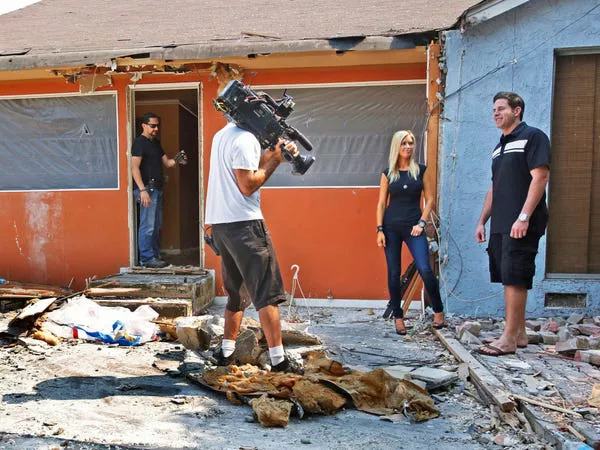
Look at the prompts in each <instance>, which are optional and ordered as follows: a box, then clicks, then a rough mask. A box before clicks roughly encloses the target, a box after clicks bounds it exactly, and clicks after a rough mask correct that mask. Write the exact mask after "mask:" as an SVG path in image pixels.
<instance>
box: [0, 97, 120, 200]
mask: <svg viewBox="0 0 600 450" xmlns="http://www.w3.org/2000/svg"><path fill="white" fill-rule="evenodd" d="M0 130H2V139H0V190H5V191H17V190H19V191H20V190H59V189H116V188H118V181H119V180H118V152H117V104H116V95H113V94H111V95H105V94H103V95H88V96H78V95H77V96H64V97H38V98H0Z"/></svg>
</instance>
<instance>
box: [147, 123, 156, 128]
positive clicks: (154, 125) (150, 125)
mask: <svg viewBox="0 0 600 450" xmlns="http://www.w3.org/2000/svg"><path fill="white" fill-rule="evenodd" d="M146 125H148V126H149V127H150V128H156V127H158V124H157V123H147V124H146Z"/></svg>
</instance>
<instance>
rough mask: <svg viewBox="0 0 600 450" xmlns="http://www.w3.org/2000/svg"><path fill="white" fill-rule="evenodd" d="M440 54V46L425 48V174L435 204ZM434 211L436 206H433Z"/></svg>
mask: <svg viewBox="0 0 600 450" xmlns="http://www.w3.org/2000/svg"><path fill="white" fill-rule="evenodd" d="M440 54H441V45H440V44H433V43H432V44H429V47H428V48H427V117H428V121H427V172H426V174H428V175H429V177H430V180H431V181H432V187H433V198H434V201H435V202H436V204H437V199H438V198H437V193H438V186H437V182H438V145H439V133H440V100H439V99H438V97H437V95H438V93H439V92H440V91H441V90H442V86H441V84H440V83H438V81H439V80H441V72H440V66H439V64H438V58H439V57H440ZM434 211H437V206H436V205H434Z"/></svg>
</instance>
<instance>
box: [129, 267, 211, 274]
mask: <svg viewBox="0 0 600 450" xmlns="http://www.w3.org/2000/svg"><path fill="white" fill-rule="evenodd" d="M130 272H132V273H140V274H159V275H160V274H162V275H206V274H208V271H207V270H206V269H201V268H200V267H189V268H186V267H173V268H169V267H166V268H160V269H153V268H151V267H137V266H136V267H132V268H131V269H130Z"/></svg>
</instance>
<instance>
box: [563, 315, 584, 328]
mask: <svg viewBox="0 0 600 450" xmlns="http://www.w3.org/2000/svg"><path fill="white" fill-rule="evenodd" d="M584 317H585V315H583V314H580V313H573V314H571V315H570V316H569V318H568V319H567V323H570V324H571V325H575V324H578V323H581V322H582V321H583V318H584Z"/></svg>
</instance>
